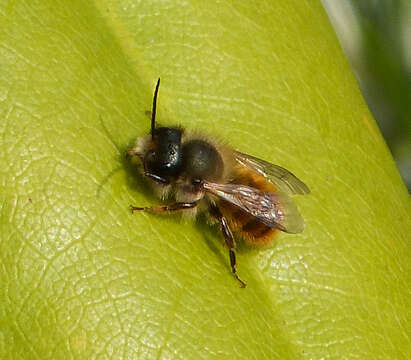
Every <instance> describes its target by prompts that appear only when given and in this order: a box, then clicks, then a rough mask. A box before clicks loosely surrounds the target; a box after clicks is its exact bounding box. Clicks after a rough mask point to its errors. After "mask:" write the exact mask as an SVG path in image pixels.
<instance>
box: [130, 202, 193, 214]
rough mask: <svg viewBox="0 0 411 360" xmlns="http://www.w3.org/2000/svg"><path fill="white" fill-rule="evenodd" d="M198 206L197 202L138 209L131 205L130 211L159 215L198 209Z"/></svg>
mask: <svg viewBox="0 0 411 360" xmlns="http://www.w3.org/2000/svg"><path fill="white" fill-rule="evenodd" d="M196 206H197V201H194V202H187V203H185V202H177V203H174V204H170V205H156V206H149V207H138V206H133V205H130V209H131V212H132V213H134V211H138V210H142V211H148V212H156V213H159V212H166V211H178V210H186V209H192V208H193V207H196Z"/></svg>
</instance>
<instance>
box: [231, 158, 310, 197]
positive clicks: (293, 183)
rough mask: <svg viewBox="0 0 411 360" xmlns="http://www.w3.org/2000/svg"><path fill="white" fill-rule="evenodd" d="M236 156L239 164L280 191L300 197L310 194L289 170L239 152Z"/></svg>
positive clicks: (306, 187)
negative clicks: (257, 174) (259, 175)
mask: <svg viewBox="0 0 411 360" xmlns="http://www.w3.org/2000/svg"><path fill="white" fill-rule="evenodd" d="M234 154H235V158H236V160H237V162H238V163H240V164H241V165H243V166H245V167H248V168H251V169H252V170H254V171H256V172H258V173H259V174H261V175H263V176H264V177H265V178H266V179H267V180H269V181H270V182H271V183H273V184H274V185H275V186H276V187H277V188H278V190H279V191H282V192H284V193H287V194H300V195H305V194H309V193H310V189H309V188H308V186H307V185H306V184H304V183H303V182H302V181H301V180H300V179H299V178H297V177H296V176H295V175H294V174H293V173H291V172H290V171H288V170H287V169H284V168H283V167H281V166H278V165H274V164H271V163H269V162H268V161H264V160H261V159H259V158H256V157H254V156H251V155H248V154H244V153H241V152H239V151H235V152H234Z"/></svg>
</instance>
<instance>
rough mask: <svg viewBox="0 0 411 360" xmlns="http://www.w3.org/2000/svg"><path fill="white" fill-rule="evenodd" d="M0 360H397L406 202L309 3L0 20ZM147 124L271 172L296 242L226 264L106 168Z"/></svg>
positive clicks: (323, 23)
mask: <svg viewBox="0 0 411 360" xmlns="http://www.w3.org/2000/svg"><path fill="white" fill-rule="evenodd" d="M0 16H1V17H0V29H1V30H0V31H1V32H0V65H1V67H0V69H1V70H0V138H1V141H2V146H1V153H0V164H1V172H0V184H1V190H2V191H1V194H0V206H1V208H0V209H1V215H0V216H1V220H0V221H1V222H0V224H1V228H0V234H1V235H0V236H1V237H0V257H1V267H0V280H1V284H2V286H1V287H0V316H1V317H0V321H1V326H0V329H1V331H0V357H1V358H2V359H19V358H41V359H46V358H52V359H59V358H61V359H67V358H78V359H85V358H93V359H94V358H99V359H103V358H115V359H119V358H130V359H136V358H149V359H150V358H174V359H187V358H195V359H198V358H216V359H217V358H218V359H221V358H227V359H232V358H237V359H320V358H324V359H325V358H327V359H349V358H361V359H394V358H396V359H407V358H408V356H407V354H409V353H410V352H411V348H410V339H409V337H410V321H409V319H410V318H411V313H410V312H411V311H410V309H411V300H410V299H411V296H410V295H411V292H410V289H409V282H410V274H411V271H410V263H411V259H410V238H409V234H410V231H411V223H410V213H411V203H410V199H409V196H408V194H407V192H406V189H405V187H404V185H403V184H402V182H401V179H400V177H399V175H398V172H397V170H396V168H395V164H394V162H393V160H392V158H391V155H390V154H389V152H388V150H387V148H386V146H385V143H384V141H383V139H382V138H381V135H380V133H379V131H378V129H377V127H376V125H375V123H374V120H373V119H372V117H371V115H370V113H369V111H368V110H367V107H366V105H365V104H364V101H363V99H362V97H361V94H360V92H359V90H358V88H357V84H356V83H355V80H354V78H353V76H352V74H351V72H350V70H349V68H348V65H347V62H346V60H345V58H344V56H343V55H342V52H341V49H340V47H339V45H338V43H337V40H336V37H335V35H334V33H333V31H332V30H331V27H330V25H329V23H328V20H327V18H326V16H325V13H324V11H323V9H322V8H321V6H320V4H319V2H317V1H310V2H301V1H298V0H279V1H275V2H266V1H257V2H234V1H226V2H204V1H162V2H148V1H146V2H142V1H140V2H138V1H127V0H119V1H108V0H107V1H96V2H94V3H92V2H87V1H70V2H68V1H60V0H57V1H56V0H54V1H51V0H42V1H39V0H37V1H36V0H35V1H30V2H23V1H14V2H13V1H9V2H7V1H6V2H3V3H2V4H0ZM159 76H161V78H162V85H161V89H160V94H159V104H158V105H159V112H158V118H159V121H160V122H161V123H163V124H167V125H168V124H176V123H178V124H182V125H183V126H186V127H190V128H195V129H198V130H199V131H202V132H206V133H209V134H212V135H214V136H217V137H220V138H221V139H222V140H223V141H226V142H228V143H229V144H231V145H232V146H233V147H234V148H236V149H239V150H241V151H243V152H247V153H250V154H252V155H255V156H258V157H261V158H263V159H266V160H268V161H271V162H274V163H276V164H279V165H282V166H284V167H286V168H288V169H290V170H291V171H292V172H294V173H295V174H297V175H298V176H299V177H300V178H301V179H302V180H303V181H304V182H306V183H307V184H308V185H309V186H310V188H311V190H312V193H311V194H310V195H308V196H304V197H296V198H295V200H296V202H297V204H298V206H299V208H300V210H301V213H302V214H303V216H304V218H305V220H306V229H305V231H304V233H302V234H299V235H289V234H280V235H279V236H278V238H277V239H276V241H275V242H274V245H273V247H271V248H269V249H266V250H263V251H251V250H248V249H244V248H243V247H241V251H240V254H239V256H238V269H239V274H240V276H241V277H242V278H243V279H244V280H246V281H247V284H248V287H247V288H246V289H240V288H239V286H238V283H237V282H236V281H235V280H234V279H233V276H232V275H231V274H230V268H229V262H228V254H227V251H226V249H224V248H223V246H221V241H222V240H221V235H220V234H219V233H218V231H217V229H210V228H209V227H208V226H207V225H206V224H204V223H201V222H200V223H199V224H196V223H181V222H180V221H179V218H178V217H174V216H171V217H161V216H154V215H150V214H140V213H139V214H134V215H132V214H131V213H130V211H129V209H128V206H129V205H130V204H135V205H149V204H156V203H158V201H159V200H157V199H156V198H155V197H154V196H153V195H152V194H151V192H150V190H149V188H148V186H147V184H146V182H145V181H144V180H143V179H141V178H140V177H139V176H138V175H137V172H136V170H135V168H134V167H133V166H131V165H130V164H128V162H127V161H126V160H125V159H124V151H125V150H126V149H127V148H128V147H129V146H130V144H131V143H132V142H133V141H134V140H135V138H136V137H138V136H141V135H143V134H145V133H147V131H148V129H149V119H148V118H147V117H146V115H145V111H147V110H150V107H151V101H152V92H153V88H154V84H155V81H156V79H157V77H159Z"/></svg>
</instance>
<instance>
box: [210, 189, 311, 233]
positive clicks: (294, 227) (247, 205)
mask: <svg viewBox="0 0 411 360" xmlns="http://www.w3.org/2000/svg"><path fill="white" fill-rule="evenodd" d="M203 188H204V190H205V191H207V192H209V193H211V194H213V195H215V196H217V197H219V198H220V199H223V200H226V201H228V202H229V203H231V204H233V205H236V206H238V207H239V208H240V209H242V210H243V211H245V212H247V213H249V214H251V215H253V216H255V217H256V218H257V219H259V220H260V221H261V222H262V223H264V224H265V225H267V226H269V227H271V228H277V229H280V230H282V231H285V232H288V233H300V232H302V231H303V230H304V220H303V218H302V217H301V215H300V213H299V212H298V210H297V207H296V206H295V205H294V203H293V202H292V200H291V199H290V198H289V197H288V196H287V195H285V194H279V193H271V192H261V191H259V190H258V189H255V188H252V187H250V186H245V185H238V184H225V185H223V184H215V183H211V182H207V181H204V183H203Z"/></svg>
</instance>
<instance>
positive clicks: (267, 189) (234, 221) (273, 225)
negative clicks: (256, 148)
mask: <svg viewBox="0 0 411 360" xmlns="http://www.w3.org/2000/svg"><path fill="white" fill-rule="evenodd" d="M159 86H160V79H158V81H157V85H156V87H155V91H154V97H153V106H152V111H151V131H150V133H149V135H147V136H145V137H142V138H138V139H137V141H136V143H135V145H134V146H133V147H132V148H131V149H130V150H128V155H129V156H130V157H132V158H134V159H135V160H136V161H137V162H138V163H139V164H140V165H142V166H140V169H142V171H143V174H144V175H145V176H146V177H147V178H148V179H149V182H150V183H151V184H152V185H153V187H154V190H155V191H156V193H157V194H158V196H159V197H160V198H161V199H162V200H164V199H166V198H169V197H171V198H174V199H175V202H174V203H171V204H169V205H157V206H152V207H137V206H132V205H131V206H130V208H131V210H132V212H135V211H148V212H154V213H163V212H175V211H181V212H184V213H185V214H187V215H191V216H193V217H195V216H196V215H197V214H199V213H206V214H208V215H209V216H208V217H209V218H210V219H211V222H212V223H216V224H219V226H220V229H221V232H222V234H223V237H224V240H225V245H226V246H227V248H228V253H229V259H230V265H231V271H232V273H233V275H234V277H235V279H236V280H237V281H238V282H239V283H240V285H241V287H246V283H245V282H244V281H243V280H241V279H240V277H239V276H238V274H237V261H236V252H235V249H236V239H242V240H243V241H245V242H246V243H247V244H249V245H251V246H257V247H258V246H264V245H267V244H268V243H269V242H270V241H271V239H272V238H273V236H274V234H275V233H276V232H278V231H283V232H286V233H300V232H302V231H303V230H304V220H303V218H302V217H301V215H300V213H299V212H298V210H297V207H296V206H295V205H294V203H293V202H292V200H291V198H290V195H293V194H308V193H309V192H310V190H309V188H308V186H307V185H306V184H304V183H303V182H302V181H301V180H300V179H298V178H297V177H296V176H295V175H294V174H292V173H291V172H290V171H288V170H286V169H284V168H283V167H281V166H278V165H274V164H271V163H269V162H267V161H264V160H261V159H258V158H256V157H254V156H251V155H247V154H244V153H242V152H239V151H235V150H233V149H231V148H230V147H228V146H226V145H224V144H222V143H220V142H219V141H216V140H214V139H213V138H209V137H206V136H204V135H202V134H199V133H196V132H194V131H189V130H187V129H184V128H182V127H179V126H171V127H156V107H157V96H158V90H159ZM234 235H235V236H234Z"/></svg>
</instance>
